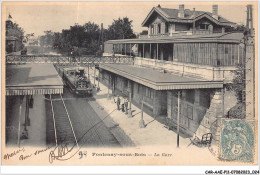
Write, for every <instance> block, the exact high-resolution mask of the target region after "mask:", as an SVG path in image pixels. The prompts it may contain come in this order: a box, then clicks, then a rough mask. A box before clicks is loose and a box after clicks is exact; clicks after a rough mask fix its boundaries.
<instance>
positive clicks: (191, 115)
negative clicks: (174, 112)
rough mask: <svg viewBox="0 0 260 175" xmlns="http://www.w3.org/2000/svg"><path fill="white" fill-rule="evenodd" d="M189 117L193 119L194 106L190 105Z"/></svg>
mask: <svg viewBox="0 0 260 175" xmlns="http://www.w3.org/2000/svg"><path fill="white" fill-rule="evenodd" d="M188 118H189V119H191V120H193V107H192V106H190V105H188Z"/></svg>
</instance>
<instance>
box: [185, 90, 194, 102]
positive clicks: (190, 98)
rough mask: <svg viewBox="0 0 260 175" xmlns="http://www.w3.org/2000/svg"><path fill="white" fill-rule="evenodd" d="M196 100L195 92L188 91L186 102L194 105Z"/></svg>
mask: <svg viewBox="0 0 260 175" xmlns="http://www.w3.org/2000/svg"><path fill="white" fill-rule="evenodd" d="M194 99H195V90H186V101H188V102H190V103H192V104H193V103H194Z"/></svg>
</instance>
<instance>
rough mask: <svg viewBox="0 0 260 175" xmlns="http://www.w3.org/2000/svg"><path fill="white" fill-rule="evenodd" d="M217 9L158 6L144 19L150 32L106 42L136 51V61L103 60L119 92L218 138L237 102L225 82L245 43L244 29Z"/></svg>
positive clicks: (122, 51) (189, 130) (106, 78)
mask: <svg viewBox="0 0 260 175" xmlns="http://www.w3.org/2000/svg"><path fill="white" fill-rule="evenodd" d="M212 9H213V11H212V13H210V12H202V11H196V10H195V9H193V10H189V9H184V5H180V6H179V9H166V8H162V7H160V6H158V7H154V8H153V9H152V10H151V11H150V13H149V14H148V16H147V17H146V18H145V20H144V22H143V23H142V26H144V27H148V35H147V36H142V37H141V38H139V39H124V40H110V41H107V42H106V43H105V52H106V53H105V55H109V54H111V53H112V54H118V55H126V56H134V63H133V65H100V69H101V72H100V73H101V75H102V76H101V77H102V81H103V82H104V83H105V84H107V86H108V88H111V89H112V92H113V93H114V94H121V95H125V96H127V97H129V98H130V99H131V100H132V101H133V103H136V104H137V105H139V106H141V103H142V101H144V102H145V108H146V111H147V112H148V113H150V114H151V115H152V116H154V117H155V118H157V117H160V118H164V119H165V124H166V125H169V126H173V127H176V126H180V129H181V130H182V131H183V132H184V133H186V134H188V135H189V136H193V135H196V136H201V135H203V134H206V133H213V139H214V140H215V141H218V140H219V138H218V129H219V128H218V126H219V122H220V119H221V118H223V117H225V116H226V113H227V112H228V111H229V109H230V108H232V107H233V106H235V105H236V103H237V100H236V97H235V95H234V92H231V91H228V90H227V89H226V88H225V87H226V85H227V84H229V83H231V82H232V79H233V74H232V71H234V70H236V66H237V65H238V64H241V63H243V62H244V56H245V53H244V49H245V48H244V46H243V45H242V44H241V40H242V39H243V37H244V36H243V34H242V33H228V32H227V31H228V30H229V28H231V27H232V26H233V25H235V23H233V22H230V21H228V20H226V19H225V18H223V17H221V16H220V15H218V6H217V5H213V7H212ZM135 47H136V51H134V50H133V48H135ZM109 48H111V49H109ZM178 101H179V103H178ZM225 102H226V103H225Z"/></svg>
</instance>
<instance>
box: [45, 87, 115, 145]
mask: <svg viewBox="0 0 260 175" xmlns="http://www.w3.org/2000/svg"><path fill="white" fill-rule="evenodd" d="M64 93H65V94H64V96H61V95H48V96H46V97H45V100H46V109H47V110H46V111H47V122H46V124H47V126H46V127H47V129H46V132H47V133H46V135H47V137H46V141H47V144H51V145H59V144H61V143H67V144H69V145H72V144H73V145H74V144H77V145H78V146H80V147H81V146H98V147H102V146H120V144H119V143H118V141H117V140H116V138H115V137H114V136H113V135H112V134H111V133H110V131H109V128H106V126H105V125H104V123H103V121H102V120H100V118H99V117H98V116H97V114H96V113H95V111H94V110H93V109H92V108H91V106H90V105H89V104H88V102H87V101H86V99H83V98H72V97H70V92H69V91H68V89H65V91H64ZM63 97H64V98H63ZM66 97H67V98H66ZM68 97H69V98H68ZM64 101H66V103H65V102H64ZM77 145H76V146H77Z"/></svg>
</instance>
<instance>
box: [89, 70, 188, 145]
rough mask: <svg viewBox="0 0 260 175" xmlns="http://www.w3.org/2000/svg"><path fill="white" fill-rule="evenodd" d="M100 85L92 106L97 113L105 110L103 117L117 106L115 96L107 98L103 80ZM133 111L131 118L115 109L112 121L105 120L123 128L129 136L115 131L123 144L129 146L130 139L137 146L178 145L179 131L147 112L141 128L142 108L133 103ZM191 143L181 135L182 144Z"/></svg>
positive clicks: (106, 122) (109, 125) (111, 116)
mask: <svg viewBox="0 0 260 175" xmlns="http://www.w3.org/2000/svg"><path fill="white" fill-rule="evenodd" d="M91 74H92V81H93V75H94V74H93V72H91ZM96 84H97V82H96ZM99 87H100V91H99V92H97V93H96V94H95V95H94V97H95V99H96V101H95V102H92V103H90V104H91V106H92V108H93V109H94V110H96V113H98V112H99V111H101V110H102V111H104V112H103V113H104V115H103V116H102V115H99V117H101V119H103V117H104V116H105V114H110V113H111V111H112V110H114V109H116V107H117V106H116V103H115V102H114V98H107V92H108V90H107V87H106V86H105V85H104V84H102V83H101V82H99ZM110 93H111V91H110ZM110 95H111V94H110ZM132 111H133V113H132V115H133V117H131V118H129V117H128V116H127V114H125V113H123V112H122V111H118V110H115V111H114V112H113V113H111V114H110V115H109V116H110V119H109V120H110V121H106V120H107V119H106V120H104V123H105V124H106V125H107V126H108V127H111V126H114V127H119V128H121V129H122V130H123V132H124V134H125V135H126V136H127V137H125V138H122V137H121V136H120V135H119V136H116V135H117V134H118V133H114V134H115V137H117V139H118V138H119V139H118V140H119V142H120V144H121V145H125V146H127V145H128V139H130V140H132V142H133V143H134V144H135V145H136V146H149V145H168V146H173V147H176V145H177V133H175V132H174V131H172V130H168V129H167V128H165V127H164V124H162V123H160V122H159V121H158V118H157V119H155V118H153V117H152V116H151V115H149V114H148V113H146V112H144V113H143V119H144V123H145V125H146V127H145V128H140V127H139V122H140V119H141V109H140V108H138V107H137V106H136V105H134V104H132ZM159 120H160V119H159ZM189 144H190V139H189V138H188V137H185V136H184V135H183V136H182V135H181V137H180V145H181V146H183V147H187V146H188V145H189Z"/></svg>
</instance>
